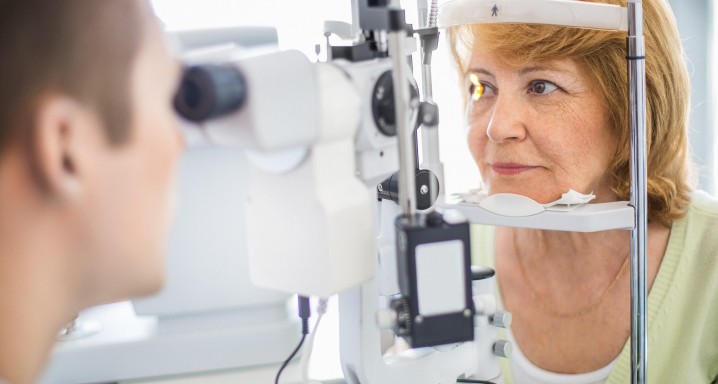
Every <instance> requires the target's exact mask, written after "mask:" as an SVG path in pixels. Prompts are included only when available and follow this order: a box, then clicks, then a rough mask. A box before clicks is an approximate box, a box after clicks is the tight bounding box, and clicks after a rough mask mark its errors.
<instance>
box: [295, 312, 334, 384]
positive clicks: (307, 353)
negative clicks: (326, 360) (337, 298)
mask: <svg viewBox="0 0 718 384" xmlns="http://www.w3.org/2000/svg"><path fill="white" fill-rule="evenodd" d="M328 301H329V300H328V299H325V298H321V299H319V304H318V305H317V313H318V314H319V316H318V317H317V321H316V322H315V323H314V328H312V333H311V335H309V340H308V341H307V346H306V347H305V348H304V350H303V351H302V362H301V370H302V380H304V381H302V382H303V383H308V382H309V358H310V357H311V356H312V349H313V348H314V337H315V336H316V335H317V329H318V328H319V322H320V321H321V320H322V317H324V314H325V313H327V302H328Z"/></svg>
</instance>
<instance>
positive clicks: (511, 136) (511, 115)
mask: <svg viewBox="0 0 718 384" xmlns="http://www.w3.org/2000/svg"><path fill="white" fill-rule="evenodd" d="M523 108H527V106H525V105H523V104H522V103H521V101H520V100H518V99H517V98H515V97H511V96H510V95H506V94H499V95H498V96H497V100H496V103H495V104H494V108H493V111H492V112H491V119H490V120H489V125H488V126H487V127H486V136H488V138H489V140H491V141H492V142H494V143H497V144H499V143H504V142H507V141H522V140H523V139H525V138H526V121H524V116H525V113H524V110H523Z"/></svg>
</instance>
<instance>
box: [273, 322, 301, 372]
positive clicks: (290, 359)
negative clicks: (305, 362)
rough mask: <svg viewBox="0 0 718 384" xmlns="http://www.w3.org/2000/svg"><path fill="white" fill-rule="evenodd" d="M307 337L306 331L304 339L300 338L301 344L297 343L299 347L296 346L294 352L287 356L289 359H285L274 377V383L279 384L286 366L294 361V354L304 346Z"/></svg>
mask: <svg viewBox="0 0 718 384" xmlns="http://www.w3.org/2000/svg"><path fill="white" fill-rule="evenodd" d="M306 337H307V334H306V333H305V334H302V339H301V340H299V344H297V347H296V348H294V351H293V352H292V354H291V355H289V357H287V360H284V363H283V364H282V367H281V368H279V371H278V372H277V377H276V378H275V379H274V384H279V376H281V375H282V371H284V368H286V367H287V365H289V362H290V361H292V359H293V358H294V355H296V354H297V352H298V351H299V348H301V347H302V344H304V339H305V338H306Z"/></svg>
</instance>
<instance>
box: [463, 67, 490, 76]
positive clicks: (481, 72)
mask: <svg viewBox="0 0 718 384" xmlns="http://www.w3.org/2000/svg"><path fill="white" fill-rule="evenodd" d="M467 73H479V74H483V75H486V76H491V77H496V76H494V74H493V73H491V72H489V71H488V70H486V69H484V68H469V70H468V72H467Z"/></svg>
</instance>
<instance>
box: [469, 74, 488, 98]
mask: <svg viewBox="0 0 718 384" xmlns="http://www.w3.org/2000/svg"><path fill="white" fill-rule="evenodd" d="M483 94H484V85H483V84H481V80H480V79H479V75H477V74H475V73H470V74H469V97H471V100H472V101H478V100H479V99H480V98H481V96H482V95H483Z"/></svg>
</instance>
